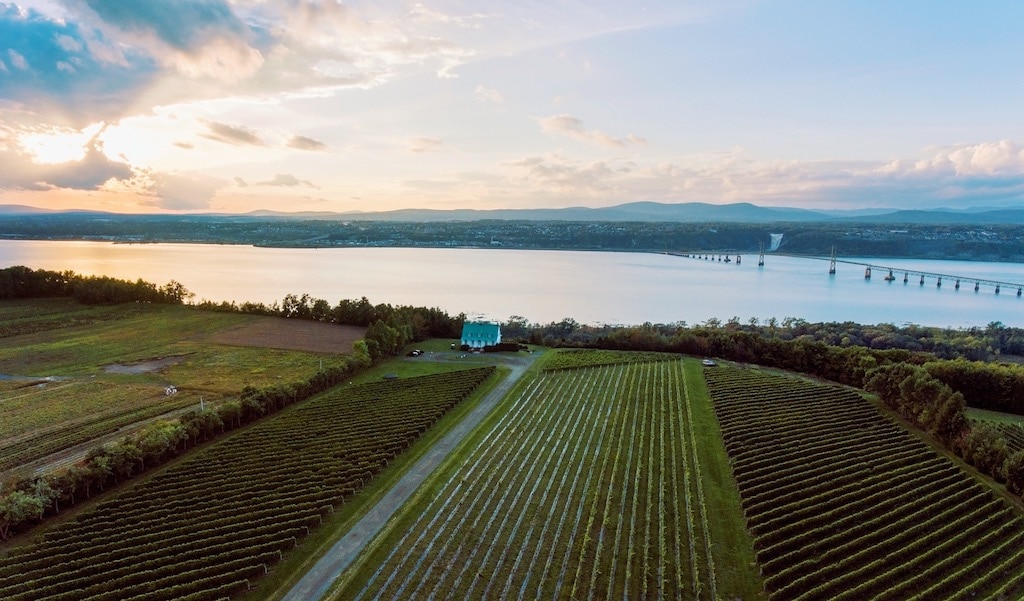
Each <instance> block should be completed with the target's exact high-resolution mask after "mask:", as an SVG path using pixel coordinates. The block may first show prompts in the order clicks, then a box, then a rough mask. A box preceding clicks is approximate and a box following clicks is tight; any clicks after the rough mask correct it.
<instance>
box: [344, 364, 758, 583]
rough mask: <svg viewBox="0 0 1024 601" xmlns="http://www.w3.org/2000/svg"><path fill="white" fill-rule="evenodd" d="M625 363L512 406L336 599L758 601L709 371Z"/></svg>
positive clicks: (572, 375)
mask: <svg viewBox="0 0 1024 601" xmlns="http://www.w3.org/2000/svg"><path fill="white" fill-rule="evenodd" d="M619 363H620V364H618V365H609V366H597V367H583V368H576V369H563V370H559V371H545V372H542V373H541V374H539V375H537V376H536V377H535V378H534V379H533V380H532V381H531V382H530V383H529V384H528V385H527V386H524V387H523V388H521V389H520V390H519V391H518V393H517V394H514V395H513V396H512V397H510V398H509V399H507V400H506V402H505V403H504V404H503V405H502V407H501V409H499V412H497V413H496V414H495V417H494V419H493V420H491V421H490V422H489V424H487V426H488V429H487V430H486V431H485V432H484V433H483V434H482V435H481V436H480V437H478V438H477V439H475V440H474V441H473V443H472V444H473V446H472V447H469V448H465V449H463V450H462V451H460V453H459V454H458V459H457V460H456V461H455V462H452V463H450V464H449V465H448V466H447V467H446V468H445V469H443V470H442V471H441V472H439V474H438V476H437V478H436V480H435V481H434V482H432V483H429V484H428V485H427V486H425V487H424V492H423V493H422V494H419V495H417V497H414V498H413V500H412V501H410V503H409V504H408V505H407V507H406V508H405V509H404V510H403V514H402V515H401V516H400V517H399V518H398V520H397V521H396V522H395V524H394V526H393V527H392V528H391V529H390V531H389V532H387V533H385V534H384V535H383V536H382V537H381V539H380V540H378V541H376V543H375V545H374V548H373V549H371V550H370V552H369V553H368V554H367V555H366V557H365V558H364V559H363V560H361V562H360V564H359V565H358V567H357V569H356V570H355V571H353V572H352V573H351V574H348V575H346V576H345V577H344V578H343V580H342V582H341V583H340V585H339V587H338V589H337V590H336V591H335V592H334V594H333V596H332V599H335V600H338V599H394V598H402V599H430V598H473V599H484V598H486V599H539V598H545V599H548V598H565V599H569V598H573V599H583V598H596V599H606V598H613V597H614V598H636V599H641V598H688V599H716V598H741V599H757V598H761V597H762V593H761V590H762V586H761V583H760V580H759V577H758V575H757V569H756V566H755V565H754V563H753V546H752V543H751V541H750V538H749V537H748V536H746V534H745V531H744V527H743V519H742V514H741V513H740V511H739V497H738V493H737V492H736V489H735V485H730V483H731V478H730V476H729V469H728V464H727V460H726V456H725V451H724V448H723V446H722V443H721V439H720V437H718V434H717V426H716V425H715V420H714V415H713V412H712V410H711V407H710V404H709V401H708V398H707V395H706V393H704V392H703V390H702V389H701V386H700V384H701V383H702V382H701V380H700V373H699V372H700V368H699V364H697V363H692V362H688V363H684V362H682V361H679V360H678V359H675V360H671V361H658V362H627V363H622V362H621V361H620V362H619ZM694 377H696V378H697V383H698V386H696V387H691V388H687V383H688V382H689V381H690V379H692V378H694ZM730 490H731V494H730Z"/></svg>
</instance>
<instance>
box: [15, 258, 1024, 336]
mask: <svg viewBox="0 0 1024 601" xmlns="http://www.w3.org/2000/svg"><path fill="white" fill-rule="evenodd" d="M733 259H735V256H733ZM850 260H856V259H850ZM862 261H866V262H870V263H873V264H875V265H885V266H893V267H896V268H898V269H907V270H917V271H922V272H928V273H935V274H947V275H949V276H961V277H963V278H964V279H963V281H962V283H961V287H960V289H959V290H956V289H955V288H954V283H955V281H954V279H951V278H943V281H942V286H938V285H937V280H936V278H935V277H931V276H929V277H928V278H927V279H926V283H925V284H924V285H921V284H920V280H919V276H916V275H911V276H910V278H909V279H910V281H909V283H907V284H904V283H903V274H902V273H901V272H899V271H897V272H896V276H897V279H896V280H895V281H892V282H887V281H885V280H884V277H885V275H886V274H887V273H888V272H887V271H882V270H879V269H877V268H876V269H875V270H874V272H873V274H872V277H871V278H870V279H865V278H864V267H862V266H859V265H852V264H844V263H840V264H839V265H838V270H837V273H836V275H834V276H830V275H829V274H828V262H827V261H823V260H815V259H802V258H794V257H785V256H778V255H772V254H769V255H768V256H767V257H766V262H765V265H764V266H763V267H758V265H757V255H744V256H743V261H742V264H740V265H737V264H736V263H735V262H731V263H724V262H720V261H717V260H711V261H708V260H702V259H695V258H685V257H677V256H670V255H662V254H648V253H615V252H582V251H529V250H501V249H434V248H418V249H412V248H333V249H284V248H256V247H253V246H238V245H211V244H111V243H107V242H78V241H75V242H56V241H11V240H0V267H8V266H12V265H25V266H27V267H31V268H33V269H48V270H57V271H64V270H71V271H74V272H76V273H79V274H82V275H106V276H111V277H116V278H123V279H130V280H135V279H138V278H142V279H144V280H147V281H150V282H153V283H155V284H158V285H162V284H165V283H167V282H169V281H170V280H177V281H179V282H181V283H182V284H184V285H185V287H186V288H188V289H189V290H191V291H192V292H194V293H195V295H196V300H203V299H205V300H211V301H217V302H220V301H225V300H227V301H237V302H244V301H256V302H263V303H273V302H274V301H278V302H280V301H281V300H282V299H283V298H284V296H285V295H286V294H298V295H301V294H304V293H305V294H309V295H310V296H312V297H314V298H323V299H325V300H327V301H329V302H330V303H331V304H335V303H337V302H338V301H339V300H341V299H350V298H359V297H362V296H365V297H367V298H368V299H370V301H371V302H373V303H374V304H377V303H390V304H393V305H416V306H427V307H439V308H441V309H443V310H445V311H447V312H449V313H451V314H458V313H463V312H464V313H466V314H467V315H468V316H470V317H472V318H487V319H494V320H498V321H504V320H507V319H508V317H509V316H512V315H520V316H523V317H525V318H526V319H528V320H529V321H531V322H534V323H542V324H543V323H549V322H553V321H559V320H561V319H563V318H566V317H571V318H573V319H575V320H576V321H578V322H581V323H587V324H641V323H644V322H651V323H674V322H679V321H685V322H687V323H690V324H696V323H702V322H704V321H706V320H708V319H709V318H718V319H720V320H722V321H726V320H728V319H729V318H732V317H738V318H740V320H741V321H743V322H746V321H748V320H749V319H750V318H757V319H759V320H765V319H768V318H770V317H776V318H778V319H779V320H782V319H784V318H786V317H798V318H802V319H806V320H808V321H812V322H814V321H855V322H859V323H864V324H875V323H894V324H897V325H903V324H906V323H916V324H921V325H931V326H941V327H945V326H951V327H968V326H984V325H986V324H988V323H990V322H993V321H1001V322H1003V323H1004V324H1006V325H1008V326H1015V327H1024V298H1022V297H1019V296H1017V288H1018V286H1019V285H1020V284H1024V264H1020V263H983V262H964V261H922V260H908V259H871V260H866V259H862ZM977 279H982V280H992V281H996V282H1008V283H1011V284H1013V286H1012V287H1010V286H1006V285H1004V286H1002V288H1001V291H1000V294H996V293H995V288H994V286H993V285H991V284H986V283H984V282H983V283H982V285H981V288H980V290H979V291H978V292H975V291H974V282H975V281H976V280H977Z"/></svg>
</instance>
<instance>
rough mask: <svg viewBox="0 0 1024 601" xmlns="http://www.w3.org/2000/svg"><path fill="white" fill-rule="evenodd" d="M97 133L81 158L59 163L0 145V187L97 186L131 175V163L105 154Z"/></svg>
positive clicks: (73, 188)
mask: <svg viewBox="0 0 1024 601" xmlns="http://www.w3.org/2000/svg"><path fill="white" fill-rule="evenodd" d="M100 132H101V133H102V130H100ZM98 137H99V133H97V134H96V135H94V136H93V137H92V138H91V139H90V140H89V141H88V143H87V144H86V147H85V153H84V155H83V156H82V158H81V159H79V160H75V161H65V162H62V163H51V164H39V163H36V162H35V161H34V160H33V157H32V156H31V155H30V154H28V153H25V152H22V151H20V150H19V149H17V148H10V147H8V148H0V163H2V164H3V165H4V168H3V169H2V170H0V189H11V190H36V191H43V190H52V189H55V188H62V189H67V190H98V189H100V188H101V187H102V186H103V185H104V184H106V183H107V182H109V181H111V180H129V179H131V178H132V177H133V176H134V172H133V170H132V168H131V166H129V165H128V164H126V163H122V162H120V161H114V160H111V159H109V158H107V156H106V155H105V154H104V153H103V144H102V143H101V142H100V141H99V140H98Z"/></svg>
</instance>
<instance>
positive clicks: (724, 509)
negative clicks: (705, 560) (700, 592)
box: [685, 358, 766, 599]
mask: <svg viewBox="0 0 1024 601" xmlns="http://www.w3.org/2000/svg"><path fill="white" fill-rule="evenodd" d="M685 364H686V367H685V370H686V396H687V397H688V398H689V401H690V406H691V408H692V410H693V421H694V434H695V435H696V438H697V447H698V456H699V460H700V467H701V477H702V478H703V482H704V496H705V498H706V499H707V504H708V507H709V508H710V509H711V511H712V515H714V519H713V520H711V521H710V526H711V540H713V541H715V548H714V555H715V567H716V569H717V575H718V576H719V578H720V581H721V582H722V585H723V586H722V588H723V589H725V590H730V591H736V592H737V594H738V595H739V598H741V599H762V598H766V597H765V594H764V593H763V591H762V585H761V576H760V574H759V572H758V566H757V559H756V557H755V556H754V540H753V538H751V536H750V533H749V532H747V525H746V521H745V520H744V518H743V508H742V505H741V503H740V493H739V489H738V488H737V487H736V480H735V479H734V478H733V475H732V468H731V467H730V465H729V455H728V454H727V453H726V452H725V444H724V443H723V441H722V432H721V430H720V429H719V426H718V419H717V418H716V417H715V411H714V407H713V405H712V403H711V396H710V395H709V394H708V387H707V383H706V382H705V381H704V376H703V374H702V372H701V370H702V369H703V368H702V367H701V364H700V360H698V359H693V358H688V359H686V360H685Z"/></svg>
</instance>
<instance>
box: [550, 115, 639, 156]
mask: <svg viewBox="0 0 1024 601" xmlns="http://www.w3.org/2000/svg"><path fill="white" fill-rule="evenodd" d="M538 122H539V123H540V129H541V131H542V132H544V133H546V134H556V135H561V136H568V137H570V138H574V139H576V140H580V141H583V142H589V143H592V144H597V145H599V146H606V147H611V148H621V147H624V146H626V145H628V144H646V141H645V140H644V139H643V138H641V137H639V136H636V135H634V134H629V135H628V136H626V137H625V138H616V137H613V136H610V135H608V134H606V133H604V132H603V131H598V130H596V129H592V130H588V129H586V128H584V127H583V121H581V120H579V119H577V118H576V117H573V116H572V115H568V114H565V113H563V114H561V115H552V116H551V117H543V118H541V119H538Z"/></svg>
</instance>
